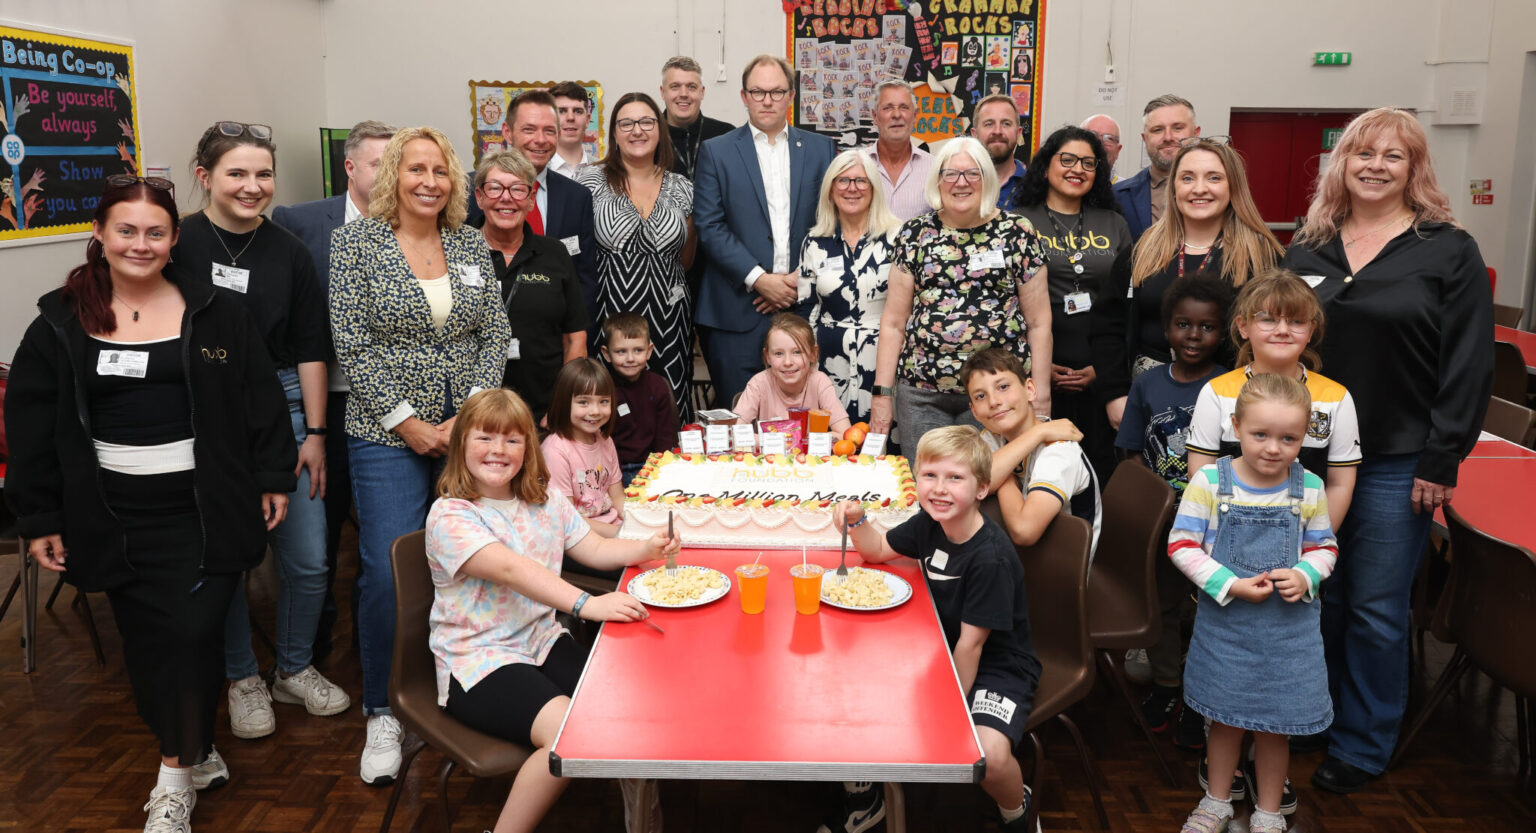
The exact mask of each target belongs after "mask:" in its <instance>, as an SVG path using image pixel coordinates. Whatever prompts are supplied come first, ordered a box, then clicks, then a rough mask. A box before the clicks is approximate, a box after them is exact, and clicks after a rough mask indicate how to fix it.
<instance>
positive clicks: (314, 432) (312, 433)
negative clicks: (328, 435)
mask: <svg viewBox="0 0 1536 833" xmlns="http://www.w3.org/2000/svg"><path fill="white" fill-rule="evenodd" d="M304 436H305V437H306V438H307V437H323V436H325V429H324V428H316V427H314V426H313V425H306V426H304Z"/></svg>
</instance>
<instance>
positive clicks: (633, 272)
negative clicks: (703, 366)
mask: <svg viewBox="0 0 1536 833" xmlns="http://www.w3.org/2000/svg"><path fill="white" fill-rule="evenodd" d="M608 135H609V137H610V141H609V144H608V155H607V156H605V157H603V161H602V162H601V163H599V164H596V165H589V166H588V167H586V168H583V169H582V170H581V173H579V174H577V175H576V181H577V182H579V183H581V184H582V185H585V186H587V190H589V191H591V192H592V212H593V219H594V220H595V229H596V232H595V233H596V236H597V274H598V290H597V311H596V315H597V320H598V321H599V322H601V321H603V320H604V319H606V318H607V317H608V316H610V315H613V314H614V313H618V312H637V313H639V314H641V315H643V316H645V321H646V323H647V324H649V325H650V327H651V343H652V344H654V345H656V350H655V352H654V353H653V354H652V356H651V361H650V363H649V367H650V369H651V370H653V371H655V372H656V373H659V374H661V375H662V376H663V377H665V378H666V380H667V382H668V383H670V384H671V385H672V396H673V398H674V399H675V400H676V401H677V413H678V416H679V417H680V418H681V419H682V421H683V422H689V421H691V420H692V419H693V401H692V398H691V397H690V396H689V389H690V388H691V387H692V385H693V299H692V298H690V297H689V295H688V280H687V276H686V275H685V274H684V273H685V271H686V270H687V269H688V267H689V266H691V265H692V264H693V249H694V245H695V244H696V242H697V240H698V238H697V236H696V235H695V234H694V230H693V183H692V182H689V181H688V178H687V177H684V176H681V175H679V174H675V173H672V139H671V137H670V136H669V135H668V134H667V129H666V123H665V122H664V121H662V116H661V108H660V107H657V106H656V102H655V101H653V100H652V99H651V97H650V96H648V95H646V94H645V93H627V94H625V95H624V96H623V97H621V98H620V99H619V100H618V103H617V104H615V105H614V108H613V113H612V115H610V116H609V117H608Z"/></svg>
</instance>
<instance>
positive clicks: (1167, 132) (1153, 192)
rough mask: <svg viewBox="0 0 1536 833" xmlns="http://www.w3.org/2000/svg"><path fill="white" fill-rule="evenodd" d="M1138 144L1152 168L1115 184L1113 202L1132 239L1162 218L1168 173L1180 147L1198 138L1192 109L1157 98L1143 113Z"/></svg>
mask: <svg viewBox="0 0 1536 833" xmlns="http://www.w3.org/2000/svg"><path fill="white" fill-rule="evenodd" d="M1141 113H1142V133H1141V141H1142V142H1143V143H1145V144H1146V146H1147V158H1149V159H1151V160H1152V164H1150V165H1148V166H1147V167H1145V168H1142V170H1141V172H1140V173H1138V174H1136V175H1135V176H1133V177H1131V178H1130V179H1122V180H1120V181H1119V182H1116V183H1115V199H1116V200H1118V201H1119V202H1120V211H1121V213H1123V214H1124V215H1125V222H1126V225H1128V226H1130V227H1131V237H1132V238H1139V237H1141V233H1142V232H1144V231H1146V230H1147V229H1148V228H1149V227H1151V225H1152V224H1153V223H1155V222H1157V220H1158V218H1160V217H1162V216H1163V209H1164V207H1165V206H1164V205H1163V203H1164V201H1165V199H1166V196H1165V195H1166V194H1167V191H1166V190H1165V187H1164V186H1165V183H1167V181H1168V172H1169V171H1170V170H1172V169H1173V158H1174V157H1175V156H1178V155H1179V143H1180V142H1182V141H1184V140H1185V139H1192V138H1194V137H1196V136H1199V135H1200V126H1199V125H1197V124H1195V105H1193V104H1190V103H1189V101H1188V100H1187V99H1184V98H1180V97H1179V96H1176V95H1174V94H1172V93H1168V94H1167V95H1160V96H1158V97H1157V98H1154V99H1152V100H1151V101H1149V102H1147V106H1146V107H1145V108H1143V109H1142V111H1141Z"/></svg>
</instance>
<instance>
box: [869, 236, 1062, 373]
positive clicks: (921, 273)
mask: <svg viewBox="0 0 1536 833" xmlns="http://www.w3.org/2000/svg"><path fill="white" fill-rule="evenodd" d="M891 261H892V262H894V263H896V264H898V265H900V266H902V267H903V268H905V269H906V270H907V271H908V272H909V273H911V275H912V315H911V317H910V318H908V319H907V338H906V342H905V343H904V344H903V346H902V350H901V362H900V364H899V365H898V367H897V371H896V378H897V380H898V381H900V382H901V383H902V384H906V385H911V386H913V387H915V388H919V389H921V390H926V391H937V392H939V393H957V394H964V393H965V388H964V386H962V385H961V384H960V366H961V365H963V364H965V360H966V359H967V358H969V357H970V355H971V354H972V353H975V352H977V351H979V350H983V349H986V348H987V347H989V346H992V345H997V346H999V347H1006V348H1008V349H1010V350H1012V351H1013V352H1014V353H1016V354H1018V356H1019V358H1020V359H1025V358H1028V357H1029V346H1028V344H1027V343H1026V342H1025V340H1024V337H1025V334H1026V331H1027V329H1028V327H1027V326H1026V324H1025V322H1024V314H1023V312H1022V311H1021V310H1020V309H1019V289H1020V288H1022V287H1023V286H1024V284H1025V283H1027V282H1029V279H1030V278H1031V277H1033V276H1034V274H1035V271H1036V270H1038V269H1039V268H1040V267H1041V266H1043V265H1044V264H1045V254H1044V252H1043V251H1042V250H1041V248H1040V238H1039V237H1038V236H1037V235H1036V234H1035V228H1034V226H1033V225H1031V224H1030V222H1029V221H1028V220H1026V219H1024V218H1023V217H1020V216H1019V215H1017V214H1010V213H1008V212H1006V211H1002V212H998V214H997V216H996V217H993V218H992V219H991V220H988V221H987V222H985V223H982V224H981V225H979V226H976V227H975V228H950V227H949V226H946V225H944V223H943V222H942V221H941V220H940V219H939V214H938V212H934V213H932V214H924V215H922V216H921V217H914V218H913V219H911V220H908V221H907V223H906V225H904V226H902V227H901V232H900V233H899V234H898V236H897V239H896V244H895V248H894V250H893V251H892V253H891Z"/></svg>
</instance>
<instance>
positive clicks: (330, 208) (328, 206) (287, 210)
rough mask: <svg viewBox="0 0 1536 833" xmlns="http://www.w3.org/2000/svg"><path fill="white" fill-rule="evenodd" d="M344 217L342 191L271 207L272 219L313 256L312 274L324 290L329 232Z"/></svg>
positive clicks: (328, 270) (327, 280)
mask: <svg viewBox="0 0 1536 833" xmlns="http://www.w3.org/2000/svg"><path fill="white" fill-rule="evenodd" d="M346 219H347V195H346V194H342V195H340V196H336V197H326V198H325V199H323V200H311V201H309V202H301V203H299V204H298V205H280V206H278V207H277V208H275V209H273V210H272V222H274V223H277V224H278V225H280V226H282V227H283V228H285V229H288V230H289V231H291V232H293V233H294V235H296V236H297V237H298V238H299V239H300V240H302V241H304V245H305V247H307V248H308V249H309V253H310V255H311V256H312V257H314V259H315V274H317V275H319V276H320V288H321V289H322V290H323V291H326V292H329V291H330V289H331V232H333V231H335V230H336V229H339V228H341V226H342V224H343V223H344V222H346Z"/></svg>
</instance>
